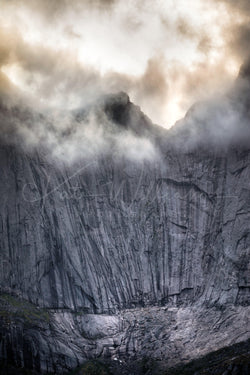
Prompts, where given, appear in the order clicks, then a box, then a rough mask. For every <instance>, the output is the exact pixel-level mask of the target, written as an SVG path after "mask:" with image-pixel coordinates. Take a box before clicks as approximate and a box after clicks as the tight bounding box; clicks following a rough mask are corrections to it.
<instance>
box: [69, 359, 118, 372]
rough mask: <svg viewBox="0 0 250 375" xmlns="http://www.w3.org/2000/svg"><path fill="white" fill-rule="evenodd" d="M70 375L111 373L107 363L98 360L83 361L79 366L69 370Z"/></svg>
mask: <svg viewBox="0 0 250 375" xmlns="http://www.w3.org/2000/svg"><path fill="white" fill-rule="evenodd" d="M70 375H112V372H111V371H110V368H109V365H108V364H107V363H104V362H103V361H100V360H92V361H87V362H85V363H84V364H83V365H82V366H81V367H79V368H77V369H76V370H74V371H72V372H70Z"/></svg>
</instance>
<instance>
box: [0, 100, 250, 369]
mask: <svg viewBox="0 0 250 375" xmlns="http://www.w3.org/2000/svg"><path fill="white" fill-rule="evenodd" d="M105 111H106V113H108V116H109V117H110V118H112V121H113V122H115V123H116V124H118V125H117V126H119V124H122V128H124V126H125V127H128V126H129V124H130V123H131V118H130V115H131V111H132V114H133V119H134V118H135V117H134V114H135V113H136V114H137V117H136V118H137V121H138V123H137V125H136V124H135V123H134V122H133V127H132V128H131V127H129V128H128V129H127V131H129V132H132V133H135V134H136V137H143V136H145V134H146V136H147V137H150V134H151V139H152V143H153V144H154V147H155V148H156V149H157V155H158V156H157V157H155V158H152V160H146V161H145V160H137V159H136V157H134V158H133V159H132V160H131V158H127V157H126V155H125V154H124V153H123V154H122V155H119V152H118V151H119V150H118V151H116V152H115V153H112V152H105V155H98V156H97V157H96V158H95V159H93V158H92V159H91V160H90V159H89V158H88V159H84V158H81V159H79V160H78V161H77V162H75V163H74V164H73V165H71V166H69V165H68V164H67V163H63V162H60V163H57V162H56V161H54V160H53V159H51V158H50V156H48V155H46V152H45V151H44V150H43V151H42V150H38V149H36V148H35V149H32V150H29V151H24V150H23V149H21V148H19V147H18V146H17V145H13V144H12V145H10V144H6V142H5V143H2V145H1V149H0V154H1V155H0V164H1V167H0V168H1V181H0V200H1V205H0V209H1V212H0V231H1V236H0V248H1V253H0V257H1V262H0V266H1V273H0V284H1V291H2V293H5V294H3V295H2V300H3V304H2V305H3V306H4V308H3V311H5V315H4V313H3V314H2V323H3V324H2V328H1V335H2V337H1V343H2V344H1V357H2V358H7V357H8V358H9V359H11V360H12V361H13V362H15V363H16V364H17V365H24V364H26V365H29V366H31V367H33V368H36V369H38V370H39V371H40V370H41V371H57V372H60V371H64V370H65V369H69V368H72V367H74V366H77V365H78V364H79V363H81V362H82V361H83V360H84V359H86V358H94V357H97V356H104V357H105V356H107V357H111V358H114V357H117V358H119V359H120V360H121V361H124V360H125V359H128V358H142V357H143V356H147V357H154V358H158V359H161V360H162V361H163V362H164V364H166V365H167V366H170V365H173V364H176V363H178V362H183V361H188V360H190V359H192V358H195V357H198V356H200V355H203V354H206V353H208V352H210V351H212V350H216V349H218V348H220V347H223V346H226V345H230V344H233V343H236V342H239V341H243V340H246V339H247V338H249V331H250V324H249V319H248V316H249V312H250V309H249V303H250V291H249V288H250V262H249V259H250V230H249V220H250V148H249V149H248V148H247V147H241V148H238V149H236V148H234V147H228V148H227V149H224V150H221V149H219V148H218V147H216V148H214V149H211V150H206V151H205V150H204V149H202V148H199V146H197V147H196V148H193V149H189V150H186V151H182V152H180V148H179V147H176V148H175V147H174V146H173V142H172V140H171V142H169V144H168V141H167V138H168V134H167V132H166V134H165V132H164V131H162V130H159V129H158V128H157V127H154V126H153V125H152V124H151V123H150V121H149V120H148V119H147V118H145V117H144V116H143V115H142V114H141V113H140V112H139V110H138V109H137V108H136V107H134V106H133V105H132V104H131V103H130V102H129V101H128V100H125V101H124V97H122V99H119V100H118V103H117V102H116V103H115V105H113V102H112V105H110V104H109V103H108V104H107V106H106V107H105ZM117 131H120V130H119V129H118V130H117ZM164 137H166V139H165V138H164ZM163 138H164V139H163ZM6 293H7V294H6ZM10 293H12V294H13V297H10V298H13V299H14V300H9V299H8V298H7V297H6V296H8V294H10ZM23 299H24V300H27V301H29V303H31V305H30V306H32V308H31V307H30V308H31V309H35V310H36V309H37V314H38V317H37V319H35V320H32V322H29V321H28V322H27V317H26V315H25V314H21V315H20V314H19V315H18V311H19V310H22V309H23V305H22V303H24V302H22V301H23ZM13 301H14V302H13ZM15 301H19V302H18V303H19V305H18V306H19V307H20V306H21V307H20V309H19V310H18V309H17V308H16V307H15V306H16V304H18V303H17V302H15ZM35 306H36V307H35ZM25 311H26V310H25ZM32 311H33V310H32ZM48 311H49V313H48ZM6 312H7V313H6ZM45 312H46V313H48V314H49V315H48V319H39V316H40V315H39V314H42V316H43V317H44V315H43V314H44V313H45ZM6 316H8V317H9V319H10V322H9V323H8V324H7V323H6Z"/></svg>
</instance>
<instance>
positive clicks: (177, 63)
mask: <svg viewBox="0 0 250 375" xmlns="http://www.w3.org/2000/svg"><path fill="white" fill-rule="evenodd" d="M0 5H1V15H0V19H1V28H0V102H1V138H2V139H4V140H5V142H9V143H11V142H16V143H19V144H20V145H21V146H22V147H25V149H27V150H29V149H32V148H34V147H38V146H39V147H40V146H43V147H45V148H46V149H47V150H49V153H50V154H51V155H52V156H53V157H54V158H57V159H62V160H65V161H67V162H74V161H75V160H77V159H79V158H81V157H85V158H93V157H95V156H96V155H101V154H102V153H105V152H108V151H110V150H113V151H114V152H116V153H117V154H120V155H125V156H126V157H127V158H131V159H133V160H145V159H146V160H155V158H156V159H157V158H159V150H158V148H157V146H156V144H155V140H154V138H153V137H151V136H150V134H149V133H150V132H145V134H139V135H138V134H136V132H134V131H133V126H132V127H131V128H129V129H124V128H121V127H120V128H118V127H117V124H115V123H114V122H113V121H112V119H110V118H109V117H108V116H107V113H106V112H105V111H104V110H103V108H102V107H101V106H100V101H101V100H102V99H101V98H104V97H105V96H106V95H108V94H116V93H119V92H121V91H124V92H126V93H128V95H129V97H130V100H131V101H132V102H134V103H135V104H137V105H139V106H140V109H141V110H142V111H143V112H144V113H145V114H146V115H147V116H149V118H150V119H151V120H152V121H153V123H157V124H159V125H161V126H162V127H165V128H169V127H171V126H172V128H171V131H170V132H166V137H169V138H171V141H172V139H173V138H174V142H175V143H176V144H183V143H185V147H186V148H187V149H188V148H190V147H191V148H192V147H194V146H195V145H196V144H198V143H199V144H207V145H208V147H209V145H210V144H215V145H217V146H218V145H221V146H224V145H227V144H228V143H230V142H231V141H232V139H235V140H236V139H238V140H240V139H244V140H245V139H246V138H247V137H248V130H247V129H248V122H249V111H247V109H246V104H243V102H244V100H245V99H244V100H242V95H243V96H244V98H245V97H246V96H248V95H249V77H248V76H247V74H241V75H240V76H238V72H239V70H240V67H241V66H243V65H244V66H247V65H248V61H249V52H248V41H249V36H250V29H249V6H248V2H247V1H239V2H237V3H235V2H231V1H223V0H213V1H212V2H211V3H210V4H209V5H208V4H206V2H205V1H204V0H198V1H197V2H195V3H193V4H192V6H188V7H187V6H186V5H185V2H183V1H179V2H178V3H177V4H175V5H174V4H173V2H172V1H166V2H164V4H163V2H161V1H155V2H152V1H148V2H147V3H146V4H145V2H142V1H139V0H138V1H129V2H127V3H126V4H124V2H122V1H120V0H116V1H114V0H113V1H101V0H96V1H92V2H91V1H84V2H82V1H78V0H75V1H73V2H68V1H66V0H64V1H60V2H58V1H39V0H28V1H16V0H13V1H3V0H2V1H1V0H0ZM237 77H238V78H237ZM196 103H197V104H196ZM190 108H191V109H190ZM78 112H79V113H84V116H82V117H81V118H80V119H79V116H78V117H77V113H78ZM138 113H140V111H139V109H138ZM133 114H134V116H135V117H134V118H133V117H131V118H130V121H131V122H132V123H136V124H137V120H138V119H137V114H136V111H134V112H133ZM179 119H182V120H181V121H177V120H179ZM147 121H149V120H146V123H147ZM176 121H177V124H176V125H175V126H173V125H174V124H175V122H176ZM173 134H174V137H173V136H172V135H173Z"/></svg>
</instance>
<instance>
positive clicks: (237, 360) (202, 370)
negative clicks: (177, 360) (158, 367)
mask: <svg viewBox="0 0 250 375" xmlns="http://www.w3.org/2000/svg"><path fill="white" fill-rule="evenodd" d="M249 369H250V340H248V341H246V342H243V343H239V344H235V345H233V346H231V347H227V348H223V349H220V350H217V351H216V352H213V353H209V354H208V355H206V356H204V357H202V358H199V359H197V360H194V361H192V362H190V363H187V364H186V365H180V366H177V367H175V368H173V369H169V370H167V371H166V372H165V375H194V374H195V375H222V374H224V373H227V374H228V375H229V374H231V373H233V374H235V375H243V374H244V375H245V374H248V373H249V372H248V371H249ZM232 370H233V372H232ZM228 371H229V372H228Z"/></svg>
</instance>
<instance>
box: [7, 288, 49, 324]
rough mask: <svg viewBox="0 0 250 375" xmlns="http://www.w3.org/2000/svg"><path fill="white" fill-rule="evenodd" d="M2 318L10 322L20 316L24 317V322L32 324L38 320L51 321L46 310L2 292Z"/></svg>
mask: <svg viewBox="0 0 250 375" xmlns="http://www.w3.org/2000/svg"><path fill="white" fill-rule="evenodd" d="M0 318H2V319H3V320H4V322H5V323H6V324H10V323H11V322H12V321H13V320H14V321H15V320H17V319H18V318H19V319H23V320H24V323H26V324H31V325H33V324H35V323H37V322H38V321H43V322H46V323H49V321H50V315H49V313H48V312H47V311H46V310H44V309H41V308H38V307H36V306H35V305H33V304H32V303H30V302H28V301H26V300H24V299H20V298H17V297H15V296H12V295H10V294H6V293H4V294H0Z"/></svg>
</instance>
